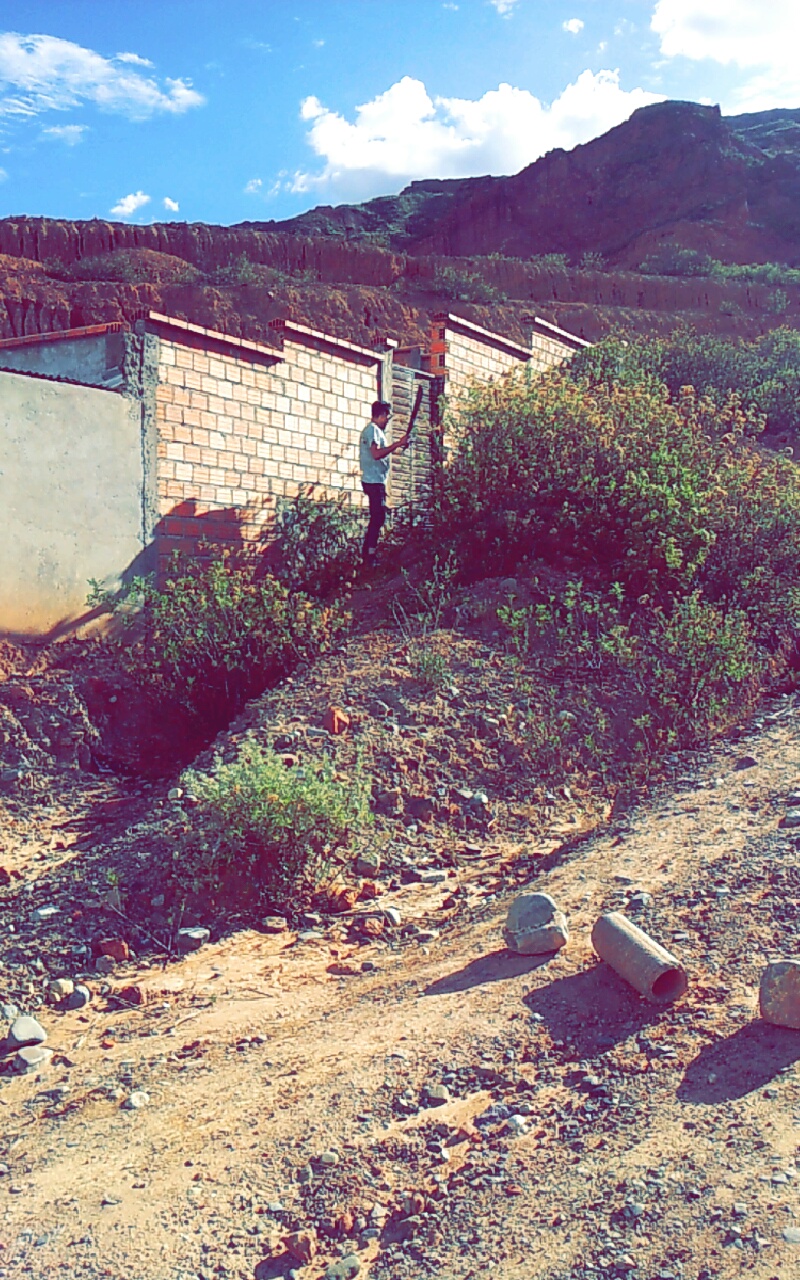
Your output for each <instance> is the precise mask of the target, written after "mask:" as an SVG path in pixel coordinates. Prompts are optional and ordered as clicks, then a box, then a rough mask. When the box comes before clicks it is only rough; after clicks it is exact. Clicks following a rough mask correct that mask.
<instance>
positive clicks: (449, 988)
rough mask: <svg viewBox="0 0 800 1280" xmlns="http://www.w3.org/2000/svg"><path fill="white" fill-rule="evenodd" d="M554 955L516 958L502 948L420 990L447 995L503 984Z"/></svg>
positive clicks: (518, 956)
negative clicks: (487, 985)
mask: <svg viewBox="0 0 800 1280" xmlns="http://www.w3.org/2000/svg"><path fill="white" fill-rule="evenodd" d="M556 954H557V953H556V952H555V951H553V952H550V954H548V955H546V956H520V955H517V954H516V953H515V952H513V951H507V950H506V949H505V947H502V948H501V949H500V950H499V951H492V952H490V954H489V955H488V956H479V957H478V959H477V960H470V962H469V964H468V965H465V966H464V968H463V969H458V970H457V971H456V972H455V973H449V974H448V975H447V976H446V977H445V978H437V980H436V982H432V983H431V985H430V986H429V987H426V988H425V990H424V991H423V993H422V994H423V995H426V996H447V995H453V994H454V993H455V992H457V991H470V990H471V989H472V987H483V986H485V985H486V984H487V983H489V982H504V981H506V980H507V979H509V978H518V977H519V976H520V974H523V973H533V971H534V970H535V969H541V967H542V965H545V964H547V962H548V961H549V960H552V959H553V956H554V955H556Z"/></svg>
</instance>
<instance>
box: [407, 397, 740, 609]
mask: <svg viewBox="0 0 800 1280" xmlns="http://www.w3.org/2000/svg"><path fill="white" fill-rule="evenodd" d="M746 425H747V419H746V417H744V415H742V414H741V411H740V408H739V406H738V405H737V404H736V403H735V402H734V401H731V402H730V403H729V404H728V405H726V406H725V407H724V409H723V411H722V412H721V413H720V414H715V413H714V410H713V406H712V405H711V403H710V402H709V401H704V400H696V399H695V398H694V397H693V396H691V395H687V396H685V397H683V398H682V399H681V401H680V402H679V403H677V404H673V403H671V402H670V400H669V398H668V396H667V393H666V391H665V390H664V388H657V389H655V390H653V389H651V388H649V387H647V386H645V385H638V386H637V385H633V386H620V387H616V388H612V389H609V388H607V387H606V386H604V385H603V384H598V385H596V386H591V385H589V384H587V383H581V384H579V383H577V382H575V381H572V380H571V379H570V378H569V377H568V376H565V375H562V374H553V375H551V376H550V377H548V378H545V379H542V380H540V381H538V382H535V383H534V382H528V381H527V379H525V378H516V379H514V378H512V379H509V380H507V381H506V383H505V385H504V386H503V388H502V390H501V389H498V387H497V386H491V387H486V388H476V389H475V390H474V391H473V392H472V396H471V400H470V402H469V404H468V408H467V411H466V413H465V414H464V415H463V416H462V419H461V428H462V430H463V431H464V443H463V447H462V448H461V450H460V451H459V453H458V454H457V456H456V458H455V460H454V462H453V464H452V466H451V468H450V471H449V474H448V483H447V485H446V486H444V487H443V488H442V490H441V494H440V497H439V501H438V505H437V508H436V510H435V511H434V512H433V513H432V516H433V520H434V524H435V526H436V527H437V529H438V533H439V537H440V538H441V539H443V540H444V545H448V543H449V542H450V541H451V540H452V542H453V543H454V544H455V545H458V546H459V548H460V553H461V559H462V563H464V564H470V565H471V566H472V568H473V569H474V571H475V572H480V571H481V570H484V571H487V570H490V571H494V572H500V571H501V569H511V568H513V567H514V565H515V564H516V563H517V562H518V561H519V560H520V559H521V558H523V557H525V556H527V555H530V554H533V553H535V552H536V550H537V549H539V550H540V551H541V548H542V545H543V543H544V544H545V545H546V546H550V547H552V548H553V551H554V553H555V554H556V555H561V554H564V553H567V554H569V555H572V556H575V557H578V558H579V559H580V560H581V561H583V562H584V563H586V564H591V565H593V566H594V569H595V571H596V572H598V573H600V574H602V576H603V577H604V578H605V579H607V580H613V579H617V580H618V581H620V582H622V583H623V585H625V586H626V588H628V587H630V588H633V589H636V590H637V591H639V592H642V591H646V590H650V591H659V592H669V591H670V590H675V589H680V588H682V587H684V586H685V585H687V584H688V583H690V582H691V581H692V579H693V576H694V574H695V573H696V572H697V570H698V568H699V566H700V565H701V564H702V563H703V562H704V560H705V558H706V556H707V554H708V550H709V547H710V546H711V544H712V543H713V529H714V525H715V522H716V521H717V520H718V519H719V511H720V508H721V506H722V505H723V501H724V495H723V494H722V493H721V491H720V487H719V484H718V479H717V477H718V472H719V468H720V465H721V460H722V458H723V457H724V456H727V452H728V451H729V450H730V449H732V448H734V445H733V444H731V443H730V442H729V440H728V442H726V443H723V442H722V441H721V439H719V437H723V436H725V437H733V438H735V437H736V436H737V435H740V434H741V432H742V431H743V429H744V427H745V426H746ZM712 433H714V434H716V436H717V437H718V438H717V439H712ZM490 567H491V569H490Z"/></svg>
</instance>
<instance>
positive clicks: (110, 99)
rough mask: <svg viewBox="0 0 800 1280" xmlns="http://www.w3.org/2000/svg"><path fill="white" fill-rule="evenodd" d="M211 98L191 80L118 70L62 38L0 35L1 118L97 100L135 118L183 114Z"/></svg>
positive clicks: (103, 107)
mask: <svg viewBox="0 0 800 1280" xmlns="http://www.w3.org/2000/svg"><path fill="white" fill-rule="evenodd" d="M204 101H205V99H204V98H203V97H202V95H201V94H199V93H197V91H196V90H195V89H193V88H192V87H191V83H190V81H188V80H182V79H177V80H170V79H166V80H165V81H164V88H161V87H159V85H158V84H157V83H156V81H155V80H154V79H152V78H151V77H145V76H142V75H139V74H138V73H137V72H136V71H131V70H128V69H126V68H125V67H124V66H122V67H120V66H117V65H116V63H115V61H114V60H113V59H109V58H104V57H102V56H101V55H100V54H99V53H95V52H94V51H93V50H91V49H84V48H83V47H82V46H81V45H78V44H73V43H72V42H71V41H69V40H62V39H60V37H58V36H46V35H30V36H23V35H18V34H16V33H14V32H10V31H7V32H4V33H2V34H0V116H2V115H5V116H17V117H30V116H36V115H39V114H40V113H41V112H44V111H66V110H69V109H70V108H74V107H77V106H80V105H82V104H83V103H84V102H92V103H94V104H95V106H97V107H99V108H100V110H101V111H109V112H116V113H119V114H120V115H125V116H128V117H129V119H131V120H145V119H147V118H149V117H150V116H152V115H155V114H156V113H158V112H162V111H166V112H170V113H172V114H180V113H182V112H184V111H188V110H189V109H190V108H191V107H199V106H201V105H202V104H203V103H204Z"/></svg>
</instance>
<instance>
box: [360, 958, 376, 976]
mask: <svg viewBox="0 0 800 1280" xmlns="http://www.w3.org/2000/svg"><path fill="white" fill-rule="evenodd" d="M377 968H378V966H377V965H376V963H375V961H374V960H362V961H361V972H362V973H374V972H375V971H376V969H377Z"/></svg>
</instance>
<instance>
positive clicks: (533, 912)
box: [503, 893, 569, 956]
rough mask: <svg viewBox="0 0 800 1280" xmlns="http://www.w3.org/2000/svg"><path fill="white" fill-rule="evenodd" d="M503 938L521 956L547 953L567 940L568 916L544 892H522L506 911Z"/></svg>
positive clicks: (556, 949) (557, 948)
mask: <svg viewBox="0 0 800 1280" xmlns="http://www.w3.org/2000/svg"><path fill="white" fill-rule="evenodd" d="M503 940H504V941H505V944H506V946H507V947H508V948H509V950H510V951H516V952H517V953H518V954H519V955H523V956H539V955H546V954H547V952H548V951H558V950H559V949H560V948H561V947H563V946H564V945H565V944H566V943H567V942H568V941H569V930H568V928H567V919H566V916H565V915H564V914H563V912H561V911H559V910H558V909H557V907H556V904H555V902H554V901H553V899H552V898H551V897H550V895H549V894H547V893H523V894H520V896H519V897H518V898H515V900H514V901H513V902H512V904H511V906H510V907H509V910H508V916H507V918H506V925H505V929H504V930H503Z"/></svg>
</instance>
